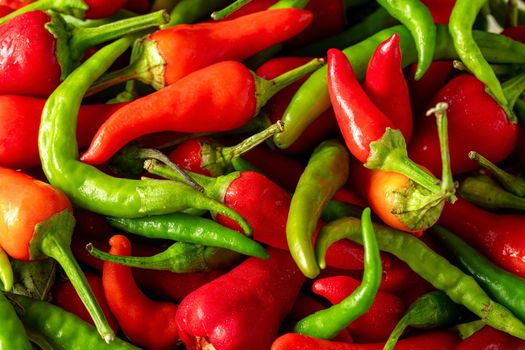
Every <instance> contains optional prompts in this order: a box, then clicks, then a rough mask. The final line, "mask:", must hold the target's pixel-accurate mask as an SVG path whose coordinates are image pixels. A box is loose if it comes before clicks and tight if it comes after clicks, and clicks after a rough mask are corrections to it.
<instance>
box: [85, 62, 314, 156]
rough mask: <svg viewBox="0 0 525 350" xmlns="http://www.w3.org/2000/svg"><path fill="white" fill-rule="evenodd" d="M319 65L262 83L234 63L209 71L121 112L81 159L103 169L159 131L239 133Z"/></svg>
mask: <svg viewBox="0 0 525 350" xmlns="http://www.w3.org/2000/svg"><path fill="white" fill-rule="evenodd" d="M319 65H320V61H311V63H309V64H307V65H304V66H302V67H301V68H297V69H296V70H294V71H292V72H289V73H286V74H285V75H281V76H279V77H277V78H276V79H274V80H264V79H261V78H258V77H257V76H256V75H254V74H253V73H252V72H251V71H250V70H249V69H248V68H246V67H245V66H244V65H242V64H241V63H238V62H235V61H225V62H221V63H216V64H214V65H211V66H208V67H206V68H203V69H201V70H199V71H196V72H194V73H191V74H190V75H188V76H187V77H185V78H183V79H181V80H179V81H178V82H177V83H175V84H172V85H170V86H168V87H166V88H164V89H161V90H159V91H157V92H155V93H152V94H150V95H147V96H145V97H142V98H139V99H137V100H135V101H133V102H131V103H129V104H128V105H127V106H124V107H123V108H121V109H119V110H118V111H117V112H115V113H114V114H113V115H112V116H111V117H110V118H109V119H108V120H107V121H106V122H105V123H104V124H103V125H102V127H101V128H100V129H99V131H98V132H97V134H96V135H95V138H94V139H93V141H92V143H91V146H90V147H89V149H88V150H87V151H86V153H84V154H83V155H82V158H81V159H82V161H84V162H86V163H89V164H93V165H96V164H102V163H104V162H106V161H107V160H109V158H110V157H111V156H112V155H113V154H115V152H116V151H118V150H119V149H120V148H122V147H123V146H124V145H126V144H127V143H128V142H129V141H131V140H133V139H136V138H138V137H140V136H142V135H145V134H149V133H154V132H159V131H180V132H187V133H192V132H217V131H226V130H232V129H236V128H238V127H240V126H242V125H244V124H246V123H247V122H248V121H249V120H250V119H251V118H253V117H254V116H255V115H256V114H257V111H258V110H259V109H260V107H261V106H262V105H264V103H265V102H266V101H267V100H268V99H269V98H270V97H271V96H272V95H274V94H275V93H277V92H278V91H279V90H280V89H282V88H284V87H285V86H286V85H288V84H291V83H292V82H294V81H295V80H297V79H300V78H301V77H302V76H304V75H305V74H307V73H309V72H311V71H312V70H313V69H315V68H316V67H318V66H319ZM181 101H182V102H181Z"/></svg>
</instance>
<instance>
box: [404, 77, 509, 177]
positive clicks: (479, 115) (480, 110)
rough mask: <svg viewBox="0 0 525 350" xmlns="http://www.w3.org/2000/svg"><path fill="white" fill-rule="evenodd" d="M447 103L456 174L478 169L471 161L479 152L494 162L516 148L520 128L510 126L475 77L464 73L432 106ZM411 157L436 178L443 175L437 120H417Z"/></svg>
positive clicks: (453, 169)
mask: <svg viewBox="0 0 525 350" xmlns="http://www.w3.org/2000/svg"><path fill="white" fill-rule="evenodd" d="M438 102H446V103H448V110H447V116H448V137H449V150H450V165H451V168H452V173H453V174H459V173H463V172H467V171H471V170H475V169H477V168H478V167H479V166H478V165H477V163H476V162H474V161H472V160H470V159H469V158H468V153H469V151H476V152H478V153H479V154H481V155H483V156H484V157H485V158H487V159H489V160H490V161H492V162H494V163H498V162H499V161H502V160H503V159H505V158H506V157H507V156H508V155H509V154H510V153H511V152H512V150H513V149H514V147H515V146H516V142H517V139H518V125H517V124H511V123H510V122H509V121H508V119H507V115H506V114H505V112H504V111H503V109H502V108H501V107H500V106H499V105H498V103H497V102H496V101H495V100H494V99H493V98H492V97H490V95H489V94H487V93H486V92H485V85H484V84H483V83H482V82H481V81H479V80H478V79H476V77H474V76H473V75H468V74H463V75H460V76H457V77H456V78H454V79H452V80H451V81H449V82H448V83H447V84H446V85H445V86H444V87H443V88H442V89H441V90H440V91H439V92H438V93H437V95H436V96H434V98H433V99H432V101H431V102H430V105H429V106H432V107H433V106H435V105H436V104H437V103H438ZM414 130H416V132H415V133H414V136H413V137H412V141H411V142H410V144H409V145H408V155H409V157H410V159H412V160H413V161H414V162H416V163H418V164H420V165H423V166H425V167H426V168H428V169H429V170H430V171H431V172H432V173H433V174H434V175H436V176H440V175H441V156H440V150H439V138H438V135H437V127H436V120H435V118H419V119H417V120H416V125H415V128H414Z"/></svg>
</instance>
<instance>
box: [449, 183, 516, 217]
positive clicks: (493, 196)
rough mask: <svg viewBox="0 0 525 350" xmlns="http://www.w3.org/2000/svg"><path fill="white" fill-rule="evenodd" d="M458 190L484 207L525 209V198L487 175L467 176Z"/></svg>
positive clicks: (464, 196)
mask: <svg viewBox="0 0 525 350" xmlns="http://www.w3.org/2000/svg"><path fill="white" fill-rule="evenodd" d="M458 192H459V194H460V195H461V197H463V198H465V199H466V200H468V201H469V202H472V203H474V204H476V205H478V206H480V207H483V208H489V209H518V210H525V198H522V197H518V196H515V195H513V194H512V193H509V192H507V191H505V190H504V189H503V188H501V187H500V186H499V185H498V184H497V183H496V181H494V180H493V179H492V178H490V177H488V176H486V175H480V176H469V177H467V178H466V179H464V180H463V181H462V182H461V184H460V186H459V189H458Z"/></svg>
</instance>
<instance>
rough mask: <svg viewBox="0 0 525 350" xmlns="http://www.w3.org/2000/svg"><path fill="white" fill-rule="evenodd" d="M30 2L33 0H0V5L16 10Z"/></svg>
mask: <svg viewBox="0 0 525 350" xmlns="http://www.w3.org/2000/svg"><path fill="white" fill-rule="evenodd" d="M31 2H33V0H0V5H2V6H6V7H10V8H12V9H13V10H18V9H19V8H21V7H24V6H25V5H27V4H29V3H31Z"/></svg>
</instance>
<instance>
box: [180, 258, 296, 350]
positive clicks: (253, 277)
mask: <svg viewBox="0 0 525 350" xmlns="http://www.w3.org/2000/svg"><path fill="white" fill-rule="evenodd" d="M269 253H270V258H269V259H267V260H260V259H257V258H250V259H248V260H246V261H245V262H243V263H242V264H241V265H239V266H237V267H236V268H235V269H233V270H232V271H230V272H229V273H227V274H225V275H223V276H221V277H219V278H218V279H216V280H214V281H213V282H210V283H208V284H206V285H204V286H203V287H201V288H199V289H197V290H196V291H194V292H193V293H191V294H190V295H188V296H187V297H186V298H185V299H184V300H183V301H182V302H181V304H180V305H179V310H178V312H177V325H178V328H179V333H180V337H181V339H182V341H183V342H184V344H185V345H186V346H187V347H188V349H190V350H196V349H200V348H202V347H206V346H207V344H211V345H212V346H213V347H214V348H215V349H216V350H242V349H254V350H259V349H260V350H267V349H268V348H269V347H270V345H271V343H272V341H273V340H274V339H275V338H276V337H277V331H278V329H279V325H280V323H281V321H282V319H283V318H284V316H285V315H286V314H287V313H288V312H289V311H290V309H291V308H292V305H293V301H294V300H295V298H296V296H297V294H298V292H299V289H300V288H301V285H302V284H303V282H304V277H303V275H302V274H301V272H300V271H299V270H298V269H297V267H296V266H295V263H294V262H293V260H292V258H291V257H290V255H289V254H288V253H287V252H284V251H281V250H276V249H274V250H270V251H269ZM262 306H264V308H265V310H264V312H261V307H262Z"/></svg>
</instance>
